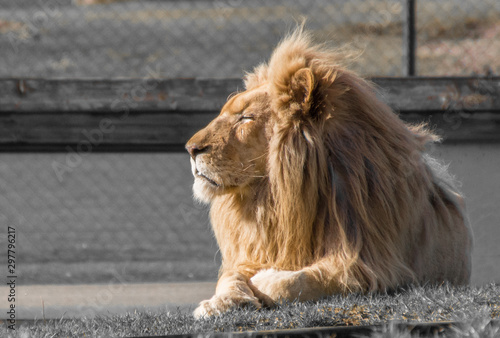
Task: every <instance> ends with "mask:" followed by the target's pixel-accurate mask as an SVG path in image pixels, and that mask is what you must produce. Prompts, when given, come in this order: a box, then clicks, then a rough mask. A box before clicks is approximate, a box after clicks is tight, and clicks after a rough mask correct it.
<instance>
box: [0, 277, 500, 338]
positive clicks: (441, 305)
mask: <svg viewBox="0 0 500 338" xmlns="http://www.w3.org/2000/svg"><path fill="white" fill-rule="evenodd" d="M499 317H500V286H498V285H494V284H491V285H488V286H484V287H481V288H474V287H462V288H454V287H450V286H448V285H443V286H440V287H429V286H428V287H412V288H409V289H408V290H403V291H400V292H397V293H394V294H392V295H388V294H374V295H357V294H352V295H349V296H347V297H341V296H336V297H332V298H330V299H326V300H323V301H320V302H309V303H285V304H281V305H279V306H277V307H275V308H272V309H262V310H255V309H252V308H240V309H235V310H233V311H230V312H228V313H226V314H224V315H221V316H218V317H213V318H209V319H205V320H195V319H194V318H193V316H192V315H191V314H190V313H183V312H180V311H177V312H163V313H151V312H135V313H130V314H125V315H119V316H112V317H96V318H92V319H85V318H84V319H69V320H67V319H64V320H51V321H38V322H36V323H31V324H29V325H24V326H22V327H21V328H20V329H18V330H17V331H16V332H15V333H12V332H10V331H8V330H7V329H5V328H0V336H2V337H23V338H24V337H82V336H87V337H97V336H115V337H124V336H129V337H132V336H146V335H166V334H200V333H202V334H205V335H209V334H213V333H220V332H245V331H262V330H276V329H279V330H282V329H297V328H312V327H320V326H359V325H377V324H384V323H389V322H393V321H397V322H412V323H415V322H443V321H458V322H460V323H461V325H460V327H459V328H458V329H454V330H452V331H450V332H448V333H449V336H453V337H494V336H498V334H499V333H500V331H499V328H498V325H493V326H491V325H488V324H489V323H490V322H491V320H492V319H498V318H499ZM497 324H498V323H497ZM374 336H375V337H381V336H383V337H401V336H403V337H406V336H409V332H405V331H401V329H398V328H396V327H393V328H392V329H391V330H389V332H385V333H381V332H378V333H377V332H375V333H374Z"/></svg>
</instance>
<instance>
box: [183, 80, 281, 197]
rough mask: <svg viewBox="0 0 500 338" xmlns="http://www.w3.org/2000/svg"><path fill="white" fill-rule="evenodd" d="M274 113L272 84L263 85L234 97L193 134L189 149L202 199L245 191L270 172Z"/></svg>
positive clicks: (196, 190) (197, 193)
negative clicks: (271, 100) (269, 153)
mask: <svg viewBox="0 0 500 338" xmlns="http://www.w3.org/2000/svg"><path fill="white" fill-rule="evenodd" d="M271 115H272V110H271V108H270V106H269V93H268V86H261V87H259V88H256V89H253V90H249V91H245V92H243V93H240V94H237V95H235V96H233V97H232V98H230V99H229V101H228V102H227V103H226V104H225V105H224V107H223V108H222V111H221V113H220V115H219V116H218V117H217V118H216V119H215V120H213V121H212V122H211V123H210V124H209V125H208V126H207V127H206V128H204V129H202V130H200V131H199V132H198V133H197V134H196V135H194V136H193V137H192V138H191V140H190V141H189V143H188V145H187V149H188V150H189V153H190V154H191V167H192V171H193V175H194V177H195V183H194V187H193V190H194V194H195V196H196V197H197V198H198V199H199V200H201V201H205V202H210V201H211V200H212V198H213V197H214V196H218V195H223V194H227V193H239V194H244V193H245V190H248V189H249V188H250V187H252V186H253V185H255V183H256V182H257V181H259V180H261V179H262V177H264V176H266V170H267V168H266V154H267V148H268V144H269V139H270V135H271V133H272V128H270V125H271V124H270V119H271Z"/></svg>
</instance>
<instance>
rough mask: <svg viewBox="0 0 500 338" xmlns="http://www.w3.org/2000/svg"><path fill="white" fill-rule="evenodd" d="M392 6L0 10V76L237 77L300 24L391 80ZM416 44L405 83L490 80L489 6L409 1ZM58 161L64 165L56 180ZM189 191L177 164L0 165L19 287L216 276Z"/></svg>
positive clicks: (14, 6) (183, 165) (398, 59)
mask: <svg viewBox="0 0 500 338" xmlns="http://www.w3.org/2000/svg"><path fill="white" fill-rule="evenodd" d="M402 8H403V3H402V1H397V0H387V1H379V0H371V1H369V0H338V1H326V0H322V1H308V0H300V1H299V0H297V1H289V0H287V1H284V0H281V1H272V2H271V1H266V2H264V1H256V0H255V1H249V0H247V1H243V0H225V1H224V0H214V1H208V0H194V1H187V0H184V1H169V0H163V1H162V0H156V1H155V0H149V1H139V0H136V1H118V0H115V1H113V0H36V1H34V0H0V55H1V57H0V63H1V66H0V77H40V78H123V77H127V78H128V77H135V78H136V77H139V78H140V77H145V76H147V75H148V74H147V70H148V69H155V71H157V72H159V73H160V74H162V76H163V77H205V78H206V77H215V78H227V77H241V76H242V75H243V74H244V72H245V71H249V70H251V69H252V68H253V67H254V66H255V65H257V64H258V63H260V62H262V61H265V60H266V59H267V58H268V56H269V54H270V53H271V51H272V49H273V48H274V46H275V45H276V43H277V42H278V41H279V40H280V39H281V37H282V36H283V35H284V34H285V33H286V32H288V31H290V30H291V29H293V28H294V26H295V25H296V23H297V22H300V20H301V19H302V17H304V18H306V19H307V25H306V26H307V28H308V29H309V30H312V31H313V33H314V35H315V36H316V37H317V39H318V40H319V41H324V40H328V41H331V43H332V44H334V45H338V46H342V45H345V44H348V45H349V46H350V47H351V48H353V49H354V50H358V51H360V52H362V53H361V55H360V56H359V57H358V58H357V59H356V60H354V61H353V65H352V67H353V68H354V69H355V70H357V71H358V72H359V73H361V74H362V75H365V76H401V75H402V69H403V67H402V46H403V41H402V30H403V24H404V23H403V22H402ZM417 47H418V48H417V75H430V76H459V75H460V76H469V75H473V74H483V75H484V74H498V73H500V57H499V54H500V2H499V1H498V0H481V1H474V2H472V1H465V0H443V1H430V0H418V1H417ZM68 156H69V160H70V161H73V162H72V163H73V164H75V165H74V166H72V170H71V171H70V172H66V173H65V175H64V176H63V177H60V176H58V175H57V171H56V170H55V169H54V168H55V166H57V165H58V163H67V161H68ZM191 184H192V178H191V173H190V168H189V159H188V156H187V154H186V155H184V154H88V155H86V156H85V157H83V158H82V157H81V156H80V155H78V154H71V153H64V154H63V153H55V154H43V153H41V154H26V153H23V154H14V153H11V154H7V153H4V154H0V220H1V222H2V224H7V225H10V226H14V227H16V229H17V232H18V234H19V240H18V243H19V245H20V246H21V247H20V250H19V259H20V261H19V266H20V268H19V271H20V272H19V274H20V279H19V283H25V284H31V283H75V282H76V283H82V282H103V281H107V280H110V279H112V278H114V277H113V276H116V274H119V275H120V276H122V279H123V280H126V281H131V282H137V281H181V280H190V279H191V280H200V279H215V278H216V273H217V272H216V270H217V265H218V264H219V263H218V262H219V258H218V256H217V248H216V245H215V243H214V240H213V238H212V235H211V232H210V228H209V223H208V213H207V210H206V209H205V208H204V207H201V206H198V205H196V204H195V203H193V202H192V198H191ZM6 240H7V236H6V232H4V233H1V234H0V247H2V248H3V247H5V246H4V244H5V243H6ZM82 263H88V264H82ZM90 265H92V268H89V266H90Z"/></svg>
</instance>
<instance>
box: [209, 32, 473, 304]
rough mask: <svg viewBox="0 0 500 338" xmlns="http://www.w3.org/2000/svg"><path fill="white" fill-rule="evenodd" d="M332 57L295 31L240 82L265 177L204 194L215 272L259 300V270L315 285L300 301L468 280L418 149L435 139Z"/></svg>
mask: <svg viewBox="0 0 500 338" xmlns="http://www.w3.org/2000/svg"><path fill="white" fill-rule="evenodd" d="M343 57H344V56H343V54H342V53H339V52H336V51H335V50H332V49H329V48H327V47H325V46H323V45H315V44H313V43H312V40H311V38H310V36H309V35H308V34H307V33H304V32H303V31H302V29H297V30H296V31H295V32H293V33H292V34H290V35H289V36H288V37H287V38H285V39H284V40H283V41H282V42H281V43H280V44H279V46H278V47H277V48H276V50H275V51H274V53H273V54H272V57H271V59H270V61H269V63H268V64H262V65H260V66H258V67H257V68H256V69H255V71H254V72H253V73H250V74H247V76H246V79H245V86H246V91H252V90H254V89H258V88H260V87H262V86H268V87H266V88H268V97H269V102H268V105H269V107H270V110H271V116H270V118H269V121H268V132H267V135H268V145H267V149H266V152H265V153H264V154H263V156H265V157H266V175H264V178H263V179H261V180H259V181H258V183H256V184H253V185H250V186H248V187H246V188H244V189H236V190H234V191H228V192H227V193H225V194H222V195H220V196H216V197H214V199H213V200H212V207H211V220H212V225H213V228H214V232H215V235H216V238H217V240H218V243H219V246H220V248H221V253H222V255H223V266H222V268H221V276H224V274H225V273H227V274H229V275H234V273H235V271H237V273H239V274H241V276H243V277H241V278H240V277H238V278H239V279H238V278H237V279H238V280H244V281H245V283H247V284H248V285H249V287H250V289H251V290H252V296H255V297H257V298H258V299H259V301H260V302H262V303H265V304H267V303H269V297H270V298H271V299H273V300H274V299H275V298H276V297H273V296H272V295H263V294H265V292H263V291H262V290H263V289H262V288H264V289H265V288H266V286H265V283H266V282H265V281H264V282H259V280H260V279H259V278H256V277H255V276H256V275H257V276H258V272H259V271H264V270H268V271H274V272H276V273H278V272H279V271H295V272H300V271H304V273H306V272H307V276H309V277H310V276H313V277H311V278H312V280H314V281H316V282H317V284H314V285H315V286H311V287H309V286H308V287H309V288H310V289H321V292H319V291H318V292H317V293H315V291H314V290H313V291H311V292H312V294H313V295H314V296H311V297H305V296H304V294H305V293H306V292H305V291H304V290H305V289H307V288H306V287H305V286H304V285H302V289H301V290H300V293H299V295H301V296H300V298H301V299H307V298H309V299H315V298H318V295H319V296H324V295H328V294H332V293H336V292H340V293H345V292H352V291H369V290H386V289H391V288H395V287H397V286H399V285H405V284H408V283H412V282H417V283H423V282H439V281H442V280H449V281H451V282H452V283H459V284H460V283H467V282H468V280H469V277H470V249H471V241H470V230H469V229H468V228H467V225H466V218H465V216H464V215H463V208H462V203H463V201H462V199H461V197H460V195H459V194H458V192H457V190H456V188H455V187H454V185H453V182H451V180H449V179H448V178H447V177H448V176H446V171H443V170H438V166H437V165H436V163H437V162H435V161H433V160H431V159H429V158H428V157H427V156H426V155H424V153H423V152H424V150H425V147H426V144H427V143H429V142H433V141H436V140H437V139H438V138H437V137H436V136H435V135H433V134H432V133H431V132H429V131H428V130H427V129H426V128H425V126H423V125H419V126H409V125H406V124H405V123H404V122H403V121H401V120H400V119H399V118H398V116H397V115H396V114H394V113H393V111H392V110H391V109H390V108H389V107H388V106H387V105H386V104H384V103H383V102H382V101H380V100H379V99H378V98H377V97H376V94H375V91H374V90H373V86H372V85H371V84H370V83H369V82H367V81H365V80H363V79H361V78H360V77H359V76H357V75H355V74H354V73H352V72H350V71H349V70H347V69H345V68H344V67H342V66H341V62H342V61H343ZM228 104H229V103H228ZM269 269H272V270H269ZM268 275H269V272H268V273H267V274H266V276H268ZM280 276H282V275H280ZM290 276H291V275H290ZM309 277H308V278H309ZM276 278H278V277H276ZM279 278H282V277H279ZM283 278H284V277H283ZM250 279H251V280H250ZM249 280H250V281H249ZM267 283H270V282H269V281H267ZM308 283H309V284H308V285H313V284H311V283H312V282H308ZM219 284H220V285H226V284H224V283H223V282H219ZM288 284H290V283H288ZM288 284H286V283H285V284H283V285H288ZM260 286H262V288H261V287H260ZM282 287H286V286H282ZM219 288H220V289H223V288H224V287H223V286H218V291H217V292H218V293H219ZM276 288H278V287H276ZM269 290H270V289H269ZM269 292H271V291H269ZM269 292H268V293H269ZM283 292H284V291H283ZM283 292H282V293H281V294H280V297H285V296H286V295H288V294H289V293H287V292H284V293H283ZM246 293H247V294H248V292H246ZM283 295H285V296H283ZM216 296H217V294H216ZM216 296H214V297H216ZM266 297H267V298H266ZM286 297H291V296H286ZM219 298H220V297H219ZM251 302H253V303H254V304H255V301H251ZM234 303H235V304H238V302H234ZM233 305H234V304H233ZM204 306H205V313H210V311H211V310H206V308H207V306H208V305H206V304H205V305H204ZM200 307H201V306H200ZM212 307H213V306H212ZM199 313H204V312H203V311H201V312H199Z"/></svg>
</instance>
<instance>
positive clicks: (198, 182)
mask: <svg viewBox="0 0 500 338" xmlns="http://www.w3.org/2000/svg"><path fill="white" fill-rule="evenodd" d="M217 190H218V187H217V186H215V185H213V184H212V183H210V182H209V181H208V180H206V179H205V178H203V177H200V176H195V178H194V184H193V194H194V197H195V198H196V199H197V200H198V201H199V202H202V203H210V202H211V201H212V199H213V198H214V197H215V196H216V195H217Z"/></svg>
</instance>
